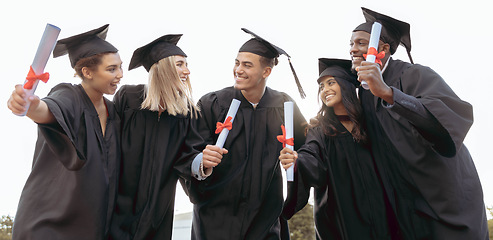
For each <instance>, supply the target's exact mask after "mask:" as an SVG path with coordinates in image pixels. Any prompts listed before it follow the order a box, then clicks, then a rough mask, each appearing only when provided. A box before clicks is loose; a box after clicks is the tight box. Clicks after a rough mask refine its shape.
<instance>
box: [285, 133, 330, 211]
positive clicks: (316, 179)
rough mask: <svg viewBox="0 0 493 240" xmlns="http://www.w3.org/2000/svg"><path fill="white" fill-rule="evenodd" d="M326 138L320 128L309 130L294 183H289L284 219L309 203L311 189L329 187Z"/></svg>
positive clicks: (301, 151) (300, 152)
mask: <svg viewBox="0 0 493 240" xmlns="http://www.w3.org/2000/svg"><path fill="white" fill-rule="evenodd" d="M324 146H325V137H324V134H323V132H322V130H321V129H320V128H318V127H317V128H312V129H309V130H308V133H307V137H306V143H305V144H304V145H303V146H302V147H301V148H300V149H298V151H297V152H298V159H297V160H296V165H295V171H294V172H295V174H294V175H295V176H294V181H293V182H288V196H287V198H286V201H285V202H284V209H283V213H282V215H283V217H284V218H286V219H290V218H291V217H292V216H293V215H294V214H295V213H297V212H298V211H300V210H301V209H303V208H304V207H305V205H306V204H307V203H308V199H309V197H310V188H312V187H315V188H318V187H325V186H327V184H328V182H327V176H326V175H327V174H326V173H327V164H325V162H324V152H325V150H326V149H325V148H324Z"/></svg>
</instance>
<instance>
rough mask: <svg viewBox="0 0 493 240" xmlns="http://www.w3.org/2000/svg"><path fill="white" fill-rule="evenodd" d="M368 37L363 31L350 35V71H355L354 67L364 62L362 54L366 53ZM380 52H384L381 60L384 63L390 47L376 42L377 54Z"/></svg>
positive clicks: (381, 42)
mask: <svg viewBox="0 0 493 240" xmlns="http://www.w3.org/2000/svg"><path fill="white" fill-rule="evenodd" d="M370 36H371V35H370V34H369V33H367V32H365V31H355V32H353V34H352V35H351V40H350V41H349V46H350V49H349V54H350V55H351V61H352V66H351V69H352V70H355V69H356V67H358V66H360V65H361V62H363V61H365V58H364V57H363V54H366V53H367V52H368V46H369V43H370ZM381 51H384V52H385V57H383V58H382V59H381V61H382V62H383V63H385V62H387V59H388V58H389V57H390V55H391V54H390V45H389V44H388V43H384V42H383V41H382V40H380V41H379V42H378V52H381ZM381 67H383V66H381Z"/></svg>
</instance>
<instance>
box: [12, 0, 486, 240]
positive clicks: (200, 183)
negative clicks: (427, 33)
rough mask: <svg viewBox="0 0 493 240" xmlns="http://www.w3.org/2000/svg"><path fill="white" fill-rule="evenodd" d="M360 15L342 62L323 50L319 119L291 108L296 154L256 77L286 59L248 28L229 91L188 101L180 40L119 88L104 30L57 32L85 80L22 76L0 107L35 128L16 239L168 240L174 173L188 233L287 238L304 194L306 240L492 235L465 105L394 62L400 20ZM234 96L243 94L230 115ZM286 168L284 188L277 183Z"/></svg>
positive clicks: (163, 45)
mask: <svg viewBox="0 0 493 240" xmlns="http://www.w3.org/2000/svg"><path fill="white" fill-rule="evenodd" d="M362 10H363V14H364V17H365V20H366V21H365V22H364V23H362V24H361V25H359V26H357V27H356V28H355V29H354V30H353V32H352V35H351V38H350V43H351V44H350V45H351V47H350V50H349V53H350V57H351V60H344V59H333V58H320V59H319V78H318V79H317V83H318V84H319V92H318V93H319V97H320V101H321V102H322V104H321V108H320V111H319V112H318V114H317V116H316V117H314V118H312V119H311V120H310V121H309V123H307V122H306V120H305V118H304V117H303V115H302V114H301V112H300V110H299V108H298V107H297V106H296V104H295V107H294V118H293V122H294V141H293V143H291V144H293V145H294V149H295V151H293V150H290V149H289V148H287V147H283V143H281V142H279V141H278V140H277V139H278V138H277V137H278V136H279V135H283V129H282V128H281V125H283V124H284V102H286V101H293V99H292V98H291V97H290V96H289V95H287V94H286V93H283V92H279V91H276V90H274V89H272V88H270V87H267V86H266V83H267V78H268V77H269V75H270V74H271V72H272V70H273V68H274V66H276V65H277V63H278V57H279V56H280V55H286V56H287V57H288V60H289V57H290V56H289V55H288V54H287V53H286V52H285V51H284V50H282V49H281V48H279V47H277V46H275V45H274V44H272V43H270V42H269V41H267V40H265V39H264V38H262V37H260V36H258V35H256V34H254V33H253V32H251V31H249V30H247V29H242V30H243V31H245V32H246V33H248V34H250V35H252V38H251V39H250V40H248V41H247V42H245V43H244V44H243V45H242V46H241V47H240V49H239V51H238V54H237V57H236V59H235V65H234V68H233V73H234V79H235V83H234V86H230V87H226V88H224V89H221V90H218V91H214V92H210V93H208V94H206V95H204V96H202V97H201V98H200V100H199V101H198V102H197V104H196V105H195V103H194V102H193V100H192V98H191V89H192V88H191V83H190V79H189V74H190V71H189V69H188V65H187V60H186V57H187V55H186V54H185V52H184V51H183V50H181V49H180V48H179V47H178V46H177V43H178V41H179V39H180V37H181V35H180V34H175V35H164V36H162V37H160V38H158V39H156V40H154V41H152V42H151V43H149V44H147V45H145V46H142V47H140V48H138V49H136V50H135V51H134V53H133V56H132V58H131V61H130V65H129V70H132V69H135V68H138V67H140V66H142V67H144V68H145V69H146V70H147V72H148V75H149V79H148V83H147V84H141V85H123V86H122V87H120V88H119V89H118V91H117V86H118V84H119V83H120V80H121V78H122V77H123V70H122V61H121V59H120V56H119V54H118V50H117V48H115V47H114V46H113V45H112V44H110V43H109V42H107V41H106V40H105V38H106V35H107V32H108V25H104V26H102V27H100V28H98V29H94V30H91V31H88V32H85V33H82V34H79V35H76V36H72V37H68V38H65V39H62V40H59V41H58V42H57V44H56V46H55V49H54V51H53V56H54V57H59V56H62V55H65V54H68V57H69V59H70V63H71V66H72V68H74V70H75V72H76V75H77V76H78V77H80V78H81V83H80V84H69V83H61V84H58V85H57V86H55V87H54V88H53V89H52V90H51V91H50V92H49V94H48V96H46V97H44V98H43V99H39V98H38V97H37V96H31V97H29V98H26V95H25V93H24V90H23V87H22V86H21V85H17V86H16V87H15V90H14V91H13V93H12V95H11V96H10V99H9V100H8V107H9V109H10V110H11V111H12V112H13V113H14V114H20V113H23V112H25V111H26V110H27V116H28V117H29V118H31V119H32V120H33V121H34V122H35V123H36V124H37V125H38V140H37V142H36V148H35V153H34V160H33V165H32V171H31V174H30V175H29V178H28V179H27V182H26V184H25V187H24V189H23V191H22V195H21V198H20V202H19V206H18V211H17V214H16V217H15V221H14V228H13V239H15V240H20V239H23V240H24V239H117V240H120V239H122V240H123V239H171V236H172V225H173V214H174V201H175V191H176V185H177V182H178V181H180V182H181V185H182V186H183V188H184V189H185V191H186V193H187V195H188V196H189V198H190V201H191V202H192V203H193V206H194V207H193V220H192V230H191V239H194V240H220V239H228V240H231V239H238V240H239V239H252V240H253V239H255V240H258V239H289V228H288V225H287V220H288V219H290V218H291V217H292V216H293V215H294V214H296V212H298V211H299V210H301V209H302V208H303V207H304V206H305V205H306V204H307V202H308V199H309V196H310V189H312V188H313V190H314V203H315V207H314V219H315V226H316V236H317V239H358V240H360V239H378V240H380V239H406V240H407V239H461V240H463V239H481V240H486V239H488V230H487V223H486V212H485V207H484V202H483V194H482V189H481V184H480V181H479V177H478V174H477V171H476V169H475V167H474V163H473V161H472V159H471V156H470V154H469V152H468V150H467V148H466V147H465V146H464V144H463V140H464V138H465V136H466V134H467V132H468V130H469V128H470V127H471V125H472V123H473V114H472V106H471V105H470V104H468V103H467V102H464V101H462V100H461V99H460V98H459V97H458V96H457V95H456V94H455V93H454V92H453V91H452V89H451V88H450V87H449V86H448V85H447V84H446V82H445V81H444V80H443V79H442V78H441V77H440V76H439V75H438V74H437V73H435V72H434V71H433V70H432V69H430V68H428V67H425V66H421V65H419V64H414V63H412V58H410V59H411V63H408V62H404V61H400V60H395V59H392V57H391V56H392V54H394V53H395V51H396V49H397V47H398V46H399V45H403V46H404V47H405V48H406V50H407V52H408V54H409V57H410V56H411V55H410V50H411V42H410V36H409V24H408V23H405V22H402V21H399V20H397V19H394V18H391V17H389V16H386V15H383V14H380V13H377V12H374V11H372V10H369V9H366V8H362ZM374 22H379V23H381V24H382V26H383V27H382V33H381V36H380V42H379V45H378V49H376V50H377V53H378V58H377V61H376V63H373V62H369V61H365V56H366V54H367V52H368V43H369V39H370V33H371V27H372V24H373V23H374ZM289 63H290V65H291V62H289ZM291 69H292V71H293V74H294V76H295V79H296V83H297V86H298V89H299V91H300V94H301V95H302V96H303V95H304V92H303V90H302V87H301V84H300V82H299V80H298V78H297V77H296V74H295V72H294V68H293V67H292V66H291ZM361 81H365V82H366V83H367V85H368V86H369V89H368V90H366V89H364V88H362V86H361V84H360V82H361ZM305 84H310V83H309V82H306V83H305ZM104 94H109V95H113V94H114V98H113V101H110V100H108V99H106V98H105V97H104ZM233 99H237V100H240V101H241V103H240V106H239V109H238V111H237V113H236V116H235V118H234V121H233V122H232V123H229V124H228V122H227V121H226V122H225V119H226V116H227V112H228V110H229V106H230V103H231V101H232V100H233ZM28 102H29V103H30V105H29V107H26V106H27V103H28ZM293 102H294V101H293ZM224 127H225V128H228V129H229V135H228V136H227V139H226V142H225V144H224V148H220V147H218V146H215V145H214V144H215V142H216V140H217V138H218V135H217V134H216V133H217V132H218V130H219V131H220V129H221V128H224ZM291 166H293V167H294V181H290V182H288V183H283V178H282V172H281V170H282V168H286V169H287V168H289V167H291ZM283 184H287V186H288V195H287V198H286V200H285V199H284V197H283Z"/></svg>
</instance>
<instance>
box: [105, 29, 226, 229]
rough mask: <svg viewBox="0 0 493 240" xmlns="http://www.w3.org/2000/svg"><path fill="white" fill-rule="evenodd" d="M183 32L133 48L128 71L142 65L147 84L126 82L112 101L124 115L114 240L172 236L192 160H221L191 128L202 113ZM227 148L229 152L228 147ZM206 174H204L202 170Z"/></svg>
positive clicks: (209, 162)
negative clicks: (180, 186) (181, 183)
mask: <svg viewBox="0 0 493 240" xmlns="http://www.w3.org/2000/svg"><path fill="white" fill-rule="evenodd" d="M180 37H181V35H165V36H162V37H160V38H158V39H156V40H154V41H153V42H151V43H149V44H147V45H145V46H143V47H141V48H138V49H137V50H135V52H134V54H133V56H132V60H131V62H130V66H129V70H132V69H134V68H137V67H139V66H143V67H144V68H145V69H146V70H147V71H148V72H149V83H148V84H147V85H143V84H142V85H134V86H130V85H126V86H122V88H121V89H120V90H119V91H118V92H117V93H116V94H115V98H114V102H115V105H116V109H117V111H118V113H119V114H120V117H121V119H122V163H121V164H122V165H121V176H120V185H119V194H118V198H117V208H116V209H115V213H114V221H113V224H112V238H113V239H171V233H172V225H173V214H174V200H175V189H176V183H177V180H178V179H179V178H184V179H190V178H191V176H192V172H191V163H192V160H193V159H194V158H195V157H197V156H199V157H202V156H203V159H204V163H203V167H205V168H210V167H211V166H214V165H215V164H216V163H215V162H220V159H221V158H222V153H223V150H221V149H218V148H215V147H213V146H208V148H210V149H211V151H206V150H204V154H203V155H202V154H200V155H199V153H201V151H202V149H204V147H205V145H204V141H203V140H202V138H201V137H200V136H199V135H198V134H197V133H196V132H195V130H194V129H193V128H192V126H191V121H192V120H193V118H197V117H198V115H199V112H198V110H197V108H196V106H195V104H194V103H193V101H192V98H191V86H190V79H189V74H190V71H189V70H188V66H187V60H186V57H187V55H186V54H185V53H184V52H183V51H182V50H181V49H180V48H179V47H178V46H176V44H177V42H178V40H179V39H180ZM224 152H226V151H225V150H224ZM204 175H205V173H204Z"/></svg>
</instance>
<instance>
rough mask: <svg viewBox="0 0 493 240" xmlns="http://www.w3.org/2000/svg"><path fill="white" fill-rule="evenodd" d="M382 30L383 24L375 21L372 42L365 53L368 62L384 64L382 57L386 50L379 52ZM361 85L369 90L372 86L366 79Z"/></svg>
mask: <svg viewBox="0 0 493 240" xmlns="http://www.w3.org/2000/svg"><path fill="white" fill-rule="evenodd" d="M381 31H382V24H380V23H378V22H374V23H373V25H372V27H371V35H370V42H369V43H368V52H367V54H363V57H365V58H366V61H367V62H372V63H379V64H380V65H382V61H380V59H382V58H383V57H385V52H383V51H382V52H380V53H379V52H378V50H377V49H378V42H379V41H380V33H381ZM361 86H362V87H363V88H364V89H366V90H368V89H370V87H369V86H368V84H367V83H366V82H365V81H361Z"/></svg>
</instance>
